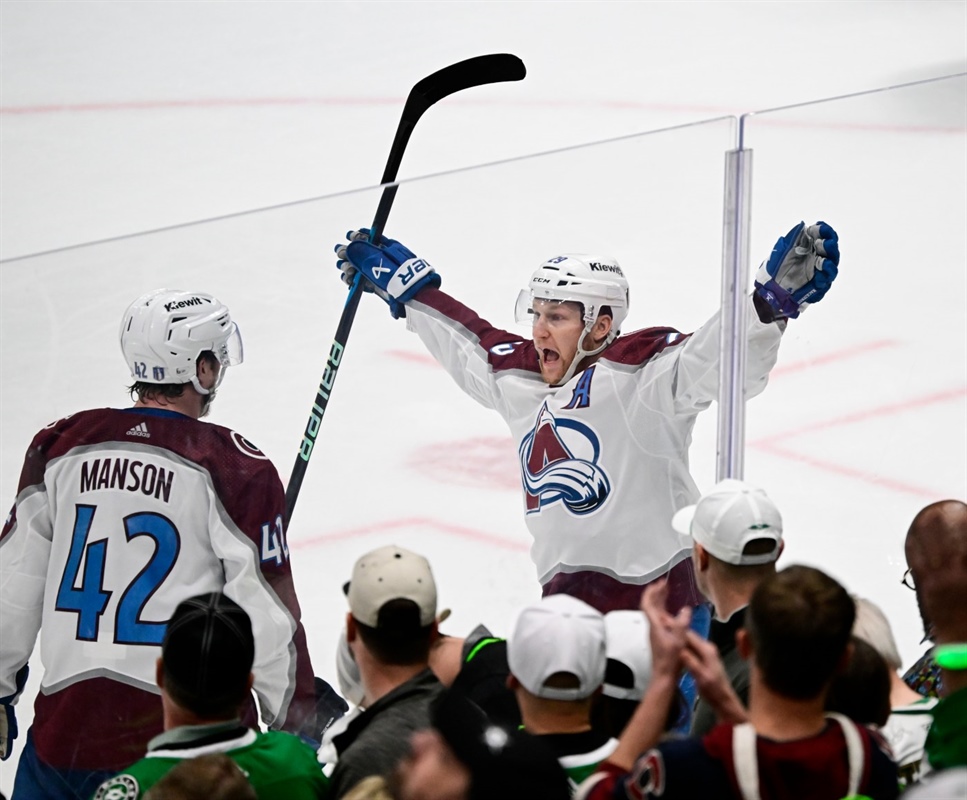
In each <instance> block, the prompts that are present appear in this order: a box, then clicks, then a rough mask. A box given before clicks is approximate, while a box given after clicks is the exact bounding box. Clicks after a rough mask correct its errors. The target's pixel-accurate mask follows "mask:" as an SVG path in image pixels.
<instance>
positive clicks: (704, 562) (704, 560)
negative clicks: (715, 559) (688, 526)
mask: <svg viewBox="0 0 967 800" xmlns="http://www.w3.org/2000/svg"><path fill="white" fill-rule="evenodd" d="M692 549H693V550H694V551H695V559H694V561H695V569H697V570H698V571H699V572H705V571H706V570H707V569H708V563H709V562H708V550H706V549H705V548H704V547H702V545H700V544H699V543H698V542H692Z"/></svg>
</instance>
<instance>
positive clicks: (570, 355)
mask: <svg viewBox="0 0 967 800" xmlns="http://www.w3.org/2000/svg"><path fill="white" fill-rule="evenodd" d="M348 238H349V240H350V241H349V243H348V244H343V245H337V247H336V253H337V256H338V258H339V262H338V266H339V268H340V269H341V270H342V272H343V277H344V279H347V280H348V279H351V278H352V276H354V275H355V273H356V272H359V273H361V275H362V277H363V279H364V281H365V283H364V286H366V287H367V288H369V289H371V290H373V291H375V292H376V293H377V294H379V296H381V297H382V298H383V299H384V300H386V302H387V303H388V304H389V306H390V310H391V312H392V314H393V316H394V317H401V316H405V317H406V321H407V326H408V327H409V329H410V330H413V331H415V332H416V333H417V334H418V335H419V336H420V338H421V339H422V340H423V342H424V344H425V345H426V346H427V348H428V349H429V350H430V353H431V354H432V355H433V356H434V358H436V359H437V360H438V361H439V362H440V363H441V364H442V365H443V367H444V368H445V369H446V370H447V371H448V372H449V374H450V375H451V377H452V378H453V379H454V380H455V381H456V382H457V384H458V385H459V386H460V387H461V388H462V389H463V390H464V391H465V392H466V393H467V394H469V395H470V396H471V397H473V398H474V399H475V400H477V401H478V402H479V403H481V404H482V405H484V406H486V407H488V408H493V409H495V410H496V411H497V412H498V413H499V414H500V415H501V416H502V417H503V419H504V421H505V422H506V423H507V425H508V426H509V427H510V431H511V434H512V436H513V439H514V442H515V443H516V446H517V453H518V461H519V464H520V474H521V483H522V487H523V494H524V510H525V514H526V520H527V525H528V528H529V530H530V532H531V535H532V536H533V545H532V548H531V556H532V558H533V560H534V563H535V565H536V566H537V574H538V579H539V580H540V583H541V585H542V587H543V593H544V594H545V595H547V594H554V593H558V592H563V593H566V594H571V595H574V596H576V597H578V598H580V599H582V600H584V601H585V602H587V603H589V604H590V605H592V606H594V607H595V608H597V609H599V610H600V611H602V612H608V611H611V610H614V609H618V608H631V609H634V608H638V604H639V599H640V597H641V592H642V588H643V587H644V586H645V585H647V584H648V583H650V582H652V581H654V580H656V579H658V578H661V577H663V576H668V580H669V606H670V607H671V608H672V609H673V610H676V609H677V608H679V607H681V606H682V605H684V604H688V605H693V606H694V605H699V604H701V603H702V602H703V600H702V597H701V595H700V593H699V592H698V589H697V587H696V585H695V579H694V573H693V571H692V567H691V561H690V558H689V552H690V546H691V545H690V542H685V541H683V540H682V538H681V537H680V536H679V534H677V533H676V532H675V531H674V530H673V528H672V526H671V519H672V516H673V515H674V513H675V511H676V510H678V509H679V508H682V507H684V506H686V505H690V504H693V503H695V502H696V500H697V498H698V496H699V491H698V488H697V486H696V485H695V482H694V480H693V479H692V477H691V475H690V474H689V471H688V446H689V443H690V441H691V433H692V428H693V426H694V423H695V418H696V415H697V414H698V413H699V412H701V411H702V410H704V409H706V408H708V406H709V405H710V404H711V402H712V401H713V400H715V399H716V396H717V392H718V358H719V352H718V342H719V330H720V321H719V316H718V314H716V315H715V316H713V317H712V319H711V320H709V321H708V322H707V323H706V324H705V325H703V326H702V327H701V328H699V329H698V330H697V331H696V332H694V333H692V334H689V335H684V334H682V333H679V332H678V331H676V330H674V329H671V328H647V329H644V330H640V331H636V332H634V333H629V334H626V335H624V336H619V333H620V330H621V326H622V324H623V322H624V320H625V318H626V317H627V314H628V307H629V290H628V282H627V279H626V278H625V275H624V272H623V270H622V269H621V267H620V265H619V264H618V263H617V262H616V261H615V260H614V259H612V258H608V257H604V256H591V255H580V254H565V255H559V256H555V257H553V258H550V259H548V260H547V261H545V262H544V263H543V264H541V265H540V267H538V269H537V270H536V271H535V272H534V273H533V274H532V275H531V278H530V280H529V282H528V284H527V287H526V288H525V289H524V290H523V291H522V292H521V294H520V297H519V299H518V303H517V318H518V320H519V321H520V320H522V319H530V321H531V324H532V331H533V339H532V340H522V339H521V337H520V336H519V335H518V334H514V333H510V332H507V331H503V330H499V329H497V328H494V327H493V326H492V325H490V323H488V322H486V321H485V320H483V319H481V318H480V317H479V316H477V314H475V313H474V312H473V311H472V310H470V309H469V308H467V307H466V306H465V305H463V304H462V303H460V302H458V301H457V300H455V299H453V298H452V297H450V296H449V295H447V294H445V293H444V292H442V291H440V289H439V285H440V277H439V275H438V274H437V273H436V272H435V270H434V269H433V267H431V266H430V265H429V264H428V263H427V262H426V261H425V260H423V259H420V258H417V257H416V256H415V255H414V254H413V253H412V252H411V251H410V250H408V249H407V248H406V247H404V246H403V245H401V244H400V243H399V242H396V241H394V240H392V239H386V238H383V239H382V240H381V242H380V244H379V245H378V246H377V245H374V244H372V243H371V242H370V241H369V231H368V230H365V229H364V230H360V231H354V232H351V233H350V234H349V235H348ZM838 264H839V243H838V237H837V234H836V232H835V231H834V230H833V228H832V227H830V226H829V225H827V224H826V223H824V222H818V223H816V224H814V225H810V226H806V225H805V224H804V223H800V224H798V225H796V226H795V227H794V228H793V229H792V230H791V231H790V232H789V233H788V234H787V235H786V236H785V237H782V238H781V239H779V241H778V242H777V243H776V247H775V249H774V250H773V252H772V255H771V256H770V258H769V259H768V260H767V261H766V262H764V263H763V264H762V266H761V267H760V269H759V272H758V273H757V275H756V282H755V291H754V292H753V293H752V296H751V297H750V298H749V304H750V306H752V307H750V309H749V313H748V314H747V319H748V323H747V326H748V327H747V335H748V356H747V362H746V363H747V367H746V386H745V390H746V396H747V397H752V396H754V395H756V394H758V393H759V392H761V391H762V390H763V389H764V388H765V385H766V381H767V378H768V374H769V371H770V370H771V369H772V367H773V365H774V364H775V362H776V357H777V352H778V348H779V340H780V338H781V335H782V332H783V330H784V328H785V325H786V320H787V319H788V318H790V317H796V316H798V315H799V313H800V311H801V310H802V309H804V308H805V307H806V306H807V305H809V304H810V303H815V302H817V301H819V300H821V299H822V298H823V296H824V295H825V293H826V291H827V290H828V289H829V287H830V284H831V283H832V281H833V279H834V278H835V277H836V273H837V270H838Z"/></svg>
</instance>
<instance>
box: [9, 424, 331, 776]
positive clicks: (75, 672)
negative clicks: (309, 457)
mask: <svg viewBox="0 0 967 800" xmlns="http://www.w3.org/2000/svg"><path fill="white" fill-rule="evenodd" d="M284 513H285V501H284V494H283V489H282V484H281V482H280V481H279V477H278V473H277V472H276V470H275V467H274V466H272V464H271V462H270V461H269V460H268V459H267V457H266V456H265V455H264V454H263V453H262V452H261V451H259V450H258V448H256V447H255V446H254V445H252V444H251V443H249V442H248V441H247V440H246V439H244V438H243V437H241V436H240V435H239V434H237V433H235V432H233V431H230V430H228V429H227V428H222V427H220V426H218V425H211V424H208V423H204V422H198V421H196V420H193V419H190V418H188V417H185V416H183V415H181V414H175V413H172V412H167V411H161V410H157V409H142V408H134V409H126V410H123V411H122V410H115V409H97V410H92V411H83V412H81V413H79V414H75V415H73V416H70V417H67V418H66V419H63V420H60V421H58V422H55V423H53V424H51V425H49V426H47V427H46V428H45V429H44V430H42V431H41V432H40V433H38V434H37V435H36V436H35V437H34V440H33V442H32V443H31V445H30V448H29V450H28V451H27V457H26V459H25V462H24V468H23V473H22V475H21V479H20V488H19V491H18V495H17V502H16V504H15V506H14V508H13V511H12V512H11V514H10V516H9V517H8V518H7V522H6V524H5V525H4V527H3V532H2V535H0V641H2V642H3V646H2V648H0V696H3V697H9V696H12V695H15V694H16V693H17V691H18V688H17V687H16V686H15V675H16V674H17V673H18V671H20V670H21V668H22V667H23V665H24V664H25V663H26V662H27V659H28V658H29V657H30V655H31V651H32V650H33V647H34V642H35V640H36V638H37V634H38V631H39V632H40V633H41V651H40V652H41V660H42V661H43V665H44V676H43V681H42V685H41V688H40V694H39V695H38V697H37V700H36V704H35V716H34V724H33V737H34V742H35V744H36V747H37V753H38V756H39V757H40V758H41V760H42V761H44V762H45V763H47V764H50V765H51V766H55V767H63V768H66V767H77V768H82V769H121V768H122V767H124V766H126V765H128V764H130V763H132V762H133V761H135V760H137V759H138V758H140V757H142V756H143V755H144V751H145V750H146V748H147V743H148V740H149V739H150V738H151V737H152V736H153V735H156V734H157V733H160V732H161V730H162V715H161V699H160V697H159V696H158V695H159V690H158V688H157V686H156V685H155V661H156V659H157V658H158V657H159V656H160V655H161V647H160V645H161V641H162V637H163V636H164V631H165V627H166V625H167V621H168V619H169V618H170V617H171V615H172V613H173V612H174V610H175V607H176V606H177V605H178V603H180V602H181V601H182V600H184V599H186V598H188V597H190V596H192V595H197V594H201V593H204V592H211V591H224V592H225V594H226V595H228V596H229V597H231V598H232V599H233V600H235V601H236V602H237V603H239V605H241V606H242V607H243V608H244V609H245V610H246V611H247V612H248V614H249V616H250V618H251V620H252V629H253V632H254V635H255V664H254V666H253V669H252V671H253V672H254V673H255V689H256V692H257V694H258V696H259V700H260V704H261V707H262V718H263V721H264V722H265V723H266V724H267V725H270V726H272V727H275V728H278V727H285V728H287V729H290V730H298V729H299V728H300V727H301V724H302V723H303V721H307V720H310V718H311V717H312V715H313V714H314V705H315V689H314V685H313V673H312V666H311V664H310V661H309V655H308V651H307V649H306V644H305V634H304V631H303V629H302V625H301V623H300V621H299V616H300V610H299V604H298V601H297V599H296V595H295V589H294V586H293V583H292V574H291V570H290V567H289V561H288V548H287V546H286V543H285V535H284V530H283V517H284ZM252 722H255V720H254V719H253V720H252Z"/></svg>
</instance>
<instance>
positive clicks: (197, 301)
mask: <svg viewBox="0 0 967 800" xmlns="http://www.w3.org/2000/svg"><path fill="white" fill-rule="evenodd" d="M210 302H211V300H203V299H202V298H201V297H193V298H191V300H178V301H177V302H171V303H165V311H174V310H176V309H178V308H188V306H200V305H202V304H203V303H210Z"/></svg>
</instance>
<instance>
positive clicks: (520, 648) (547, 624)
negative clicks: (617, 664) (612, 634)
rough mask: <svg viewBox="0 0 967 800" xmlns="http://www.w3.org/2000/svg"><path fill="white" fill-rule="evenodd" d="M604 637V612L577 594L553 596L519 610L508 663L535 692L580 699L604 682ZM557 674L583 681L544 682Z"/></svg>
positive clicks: (508, 650)
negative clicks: (568, 684)
mask: <svg viewBox="0 0 967 800" xmlns="http://www.w3.org/2000/svg"><path fill="white" fill-rule="evenodd" d="M605 639H606V636H605V628H604V617H603V616H602V615H601V613H600V612H599V611H597V610H596V609H594V608H592V607H591V606H589V605H588V604H587V603H585V602H584V601H582V600H578V599H577V598H576V597H571V596H570V595H566V594H553V595H551V596H549V597H545V598H543V599H542V600H541V601H540V602H539V603H536V604H534V605H532V606H528V607H527V608H525V609H524V610H523V611H522V612H521V613H520V616H519V617H518V618H517V623H516V624H515V625H514V632H513V633H512V634H511V636H510V638H509V639H508V640H507V663H508V666H509V667H510V672H511V674H512V675H513V676H514V677H515V678H517V680H519V681H520V682H521V685H522V686H523V687H524V688H525V689H527V691H529V692H530V693H531V694H534V695H537V696H538V697H544V698H547V699H549V700H581V699H583V698H585V697H590V696H591V695H592V694H593V693H594V691H595V689H597V688H598V687H599V686H600V685H601V683H602V682H603V681H604V669H605V662H606V660H607V655H606V653H605ZM558 672H569V673H571V674H572V675H575V676H576V677H577V679H578V683H579V685H578V686H576V687H573V688H560V687H555V686H545V682H546V681H547V679H548V678H550V677H551V675H554V674H555V673H558Z"/></svg>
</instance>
